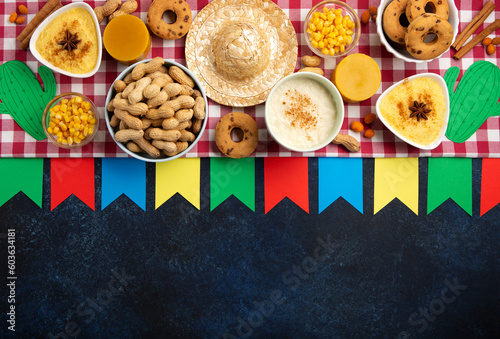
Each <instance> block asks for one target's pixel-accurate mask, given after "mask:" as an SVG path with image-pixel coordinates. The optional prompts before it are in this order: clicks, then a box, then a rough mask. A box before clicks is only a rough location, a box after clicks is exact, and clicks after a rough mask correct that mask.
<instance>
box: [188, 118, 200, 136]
mask: <svg viewBox="0 0 500 339" xmlns="http://www.w3.org/2000/svg"><path fill="white" fill-rule="evenodd" d="M202 126H203V120H202V119H196V118H194V119H193V125H192V127H191V130H192V131H193V133H194V134H198V133H200V131H201V127H202Z"/></svg>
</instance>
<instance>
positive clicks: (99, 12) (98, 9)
mask: <svg viewBox="0 0 500 339" xmlns="http://www.w3.org/2000/svg"><path fill="white" fill-rule="evenodd" d="M94 13H95V16H96V18H97V22H98V23H101V22H102V21H103V20H104V10H103V9H102V6H99V7H96V8H94Z"/></svg>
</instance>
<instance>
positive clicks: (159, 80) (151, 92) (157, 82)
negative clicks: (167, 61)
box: [143, 73, 170, 99]
mask: <svg viewBox="0 0 500 339" xmlns="http://www.w3.org/2000/svg"><path fill="white" fill-rule="evenodd" d="M162 74H163V73H162ZM169 78H170V77H169ZM168 83H169V81H168V78H167V76H165V74H163V75H162V76H159V77H156V78H154V79H153V81H151V83H150V84H149V85H148V86H146V88H144V92H143V95H144V97H145V98H146V99H151V98H153V97H155V96H157V95H158V94H159V93H160V91H161V90H162V88H163V87H165V85H166V84H168Z"/></svg>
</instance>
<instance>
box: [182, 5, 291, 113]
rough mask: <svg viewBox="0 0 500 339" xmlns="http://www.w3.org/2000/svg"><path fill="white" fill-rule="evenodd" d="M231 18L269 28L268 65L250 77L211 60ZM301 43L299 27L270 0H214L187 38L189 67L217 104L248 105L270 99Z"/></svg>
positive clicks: (244, 23) (266, 36) (236, 21)
mask: <svg viewBox="0 0 500 339" xmlns="http://www.w3.org/2000/svg"><path fill="white" fill-rule="evenodd" d="M230 23H234V24H235V25H241V24H243V25H249V26H254V27H258V29H259V30H260V31H262V32H265V34H264V39H265V43H266V44H268V46H266V49H267V50H269V51H270V53H269V60H266V63H267V65H266V66H265V67H264V68H263V69H262V70H261V71H260V72H259V73H258V74H252V76H251V77H227V76H226V75H225V74H224V73H223V72H221V71H220V70H218V69H217V67H215V66H214V63H213V56H212V55H211V54H212V43H213V40H214V34H217V31H218V29H219V28H220V27H222V26H227V25H228V24H230ZM297 52H298V43H297V35H296V33H295V29H294V28H293V25H292V23H291V21H290V19H289V18H288V16H287V15H286V14H285V13H284V12H283V11H282V10H281V8H280V7H279V6H278V5H276V4H275V3H273V2H272V1H269V0H214V1H212V2H210V3H209V4H208V5H206V6H205V7H204V8H203V9H202V10H201V11H200V12H199V13H198V14H197V15H196V17H195V18H194V20H193V22H192V25H191V28H190V30H189V33H188V35H187V38H186V50H185V53H186V63H187V67H188V68H189V70H190V71H191V72H193V73H194V75H195V76H196V77H197V78H198V80H199V81H200V82H201V84H202V86H203V88H204V90H205V92H206V94H207V96H208V97H209V98H211V99H212V100H214V101H215V102H218V103H219V104H222V105H226V106H234V107H247V106H253V105H257V104H260V103H262V102H264V101H266V99H267V96H268V95H269V92H270V91H271V89H272V88H273V87H274V85H275V84H276V83H277V82H278V81H279V80H281V79H282V78H283V77H285V76H287V75H289V74H291V73H293V71H294V70H295V65H296V62H297Z"/></svg>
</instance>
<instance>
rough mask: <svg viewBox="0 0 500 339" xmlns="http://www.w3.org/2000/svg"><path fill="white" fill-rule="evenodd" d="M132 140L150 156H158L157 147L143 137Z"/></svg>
mask: <svg viewBox="0 0 500 339" xmlns="http://www.w3.org/2000/svg"><path fill="white" fill-rule="evenodd" d="M134 141H135V143H136V144H137V145H138V146H139V147H140V148H142V150H143V151H145V152H146V153H147V154H149V155H150V156H151V157H153V158H158V157H159V156H160V151H159V150H158V148H156V147H154V146H153V145H151V143H150V142H149V141H147V140H146V139H144V137H143V138H139V139H137V140H134Z"/></svg>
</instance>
